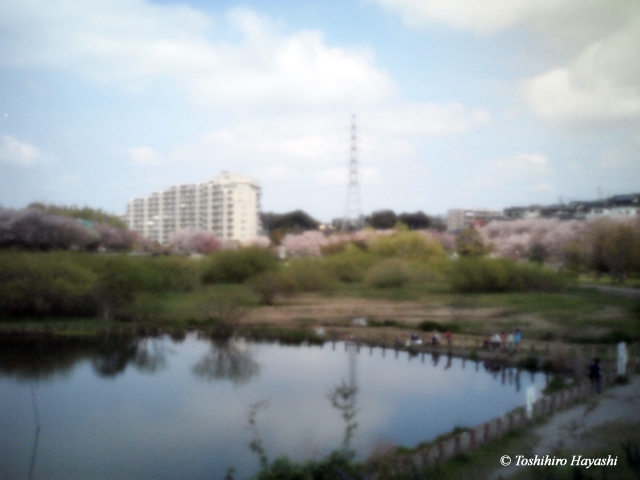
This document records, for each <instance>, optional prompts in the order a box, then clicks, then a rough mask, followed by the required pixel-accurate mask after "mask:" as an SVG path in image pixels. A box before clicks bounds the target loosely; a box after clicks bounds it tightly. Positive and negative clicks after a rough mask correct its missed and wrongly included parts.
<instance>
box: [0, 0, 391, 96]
mask: <svg viewBox="0 0 640 480" xmlns="http://www.w3.org/2000/svg"><path fill="white" fill-rule="evenodd" d="M0 29H1V30H2V31H3V36H2V40H3V41H2V42H0V45H2V46H0V64H5V65H12V66H18V67H34V66H35V67H49V68H59V69H65V70H70V71H72V72H75V73H77V74H79V75H82V76H84V77H87V78H91V79H93V80H96V81H100V82H108V83H114V84H117V85H120V86H122V87H124V88H127V89H132V90H136V89H141V88H144V87H145V86H146V85H147V84H148V82H150V81H151V80H152V79H158V78H167V79H172V80H174V81H177V82H178V83H179V84H180V85H182V86H183V87H184V88H186V89H187V91H188V92H189V93H190V94H191V96H192V98H193V100H194V103H195V104H196V105H198V106H220V105H236V106H237V105H243V104H244V105H252V106H253V105H255V104H256V103H258V104H265V103H266V104H277V105H283V104H284V105H306V106H320V105H332V104H336V103H341V102H342V103H344V102H347V103H349V104H353V105H366V104H369V103H372V102H377V101H380V100H383V99H386V98H389V97H390V96H392V95H393V93H394V87H393V85H392V82H391V80H390V79H389V77H388V75H387V74H386V73H385V72H382V71H380V70H378V69H377V68H376V67H375V65H374V60H373V55H372V54H371V52H369V51H367V50H364V49H360V50H356V49H345V48H337V47H329V46H327V45H326V44H325V43H324V39H323V37H322V34H321V33H320V32H317V31H309V30H302V31H299V32H295V33H293V34H286V33H282V32H281V31H279V29H278V28H277V27H276V26H275V25H273V24H272V23H271V22H269V20H268V19H266V18H264V17H261V16H259V15H257V14H256V13H255V12H253V11H251V10H249V9H245V8H237V9H233V10H231V11H229V12H228V14H227V15H226V16H225V17H224V18H222V19H219V21H218V24H216V21H215V20H214V19H213V18H211V17H209V16H207V15H205V14H204V13H201V12H199V11H197V10H194V9H191V8H188V7H184V6H175V5H154V4H151V3H150V2H148V1H145V0H133V1H125V0H94V1H92V2H77V1H73V0H58V1H50V0H47V1H43V0H26V1H23V2H2V3H0ZM225 32H231V34H232V35H233V36H234V37H236V38H237V37H239V38H240V39H239V40H237V39H236V40H235V41H234V42H231V41H229V40H228V39H227V37H228V35H227V34H226V33H225Z"/></svg>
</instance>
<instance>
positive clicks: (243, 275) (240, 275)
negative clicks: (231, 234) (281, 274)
mask: <svg viewBox="0 0 640 480" xmlns="http://www.w3.org/2000/svg"><path fill="white" fill-rule="evenodd" d="M203 262H204V266H203V273H202V281H203V283H205V284H210V283H242V282H244V281H245V280H247V279H248V278H251V277H253V276H254V275H258V274H259V273H263V272H266V271H270V270H275V269H276V268H277V259H276V257H275V256H274V255H273V253H271V252H270V251H268V250H264V249H262V248H256V247H249V248H239V249H237V250H221V251H218V252H215V253H213V254H212V255H210V256H209V257H208V258H207V259H205V260H204V261H203Z"/></svg>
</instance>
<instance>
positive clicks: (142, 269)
mask: <svg viewBox="0 0 640 480" xmlns="http://www.w3.org/2000/svg"><path fill="white" fill-rule="evenodd" d="M198 282H199V280H198V274H197V268H196V265H195V264H194V263H193V261H191V260H189V259H185V258H181V257H157V258H151V257H131V256H128V255H99V254H92V253H80V252H59V251H56V252H27V251H17V250H6V251H2V252H0V313H3V314H5V315H8V316H14V317H21V316H27V315H29V316H36V317H42V316H85V317H91V316H94V315H96V314H97V313H99V314H100V316H101V317H102V318H107V319H111V318H116V317H117V316H118V312H121V311H122V310H123V308H124V307H128V306H130V305H131V304H132V303H133V300H134V296H135V294H136V293H137V292H162V291H188V290H193V289H194V288H195V287H196V286H197V285H198Z"/></svg>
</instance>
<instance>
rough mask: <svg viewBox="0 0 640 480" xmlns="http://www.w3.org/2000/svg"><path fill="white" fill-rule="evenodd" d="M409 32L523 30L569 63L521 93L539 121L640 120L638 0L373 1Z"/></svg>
mask: <svg viewBox="0 0 640 480" xmlns="http://www.w3.org/2000/svg"><path fill="white" fill-rule="evenodd" d="M372 1H376V2H377V3H378V4H380V5H383V6H384V7H387V8H389V9H391V10H393V11H397V12H399V13H400V15H401V16H402V18H403V19H404V20H405V22H406V23H407V24H409V25H412V26H423V25H442V24H444V25H448V26H451V27H454V28H457V29H460V30H465V31H471V32H474V33H479V34H495V33H497V32H500V31H504V30H507V29H515V28H519V29H521V30H522V29H523V30H524V31H528V32H529V33H532V34H534V35H536V36H537V37H538V39H539V40H541V42H538V43H542V44H546V45H547V46H549V47H551V49H552V50H553V52H554V53H557V52H563V53H564V54H565V55H567V56H568V57H567V58H570V59H572V60H570V61H569V62H567V64H566V65H557V66H556V67H555V68H553V69H550V70H549V71H547V72H543V73H541V74H539V75H537V76H535V77H534V78H531V79H529V80H527V81H525V82H523V85H522V92H523V96H524V98H525V100H526V101H527V103H528V105H529V107H530V108H531V109H532V111H533V112H534V113H536V114H537V115H539V116H540V117H542V118H544V119H546V120H549V121H551V122H554V123H560V124H567V125H581V124H585V123H590V124H600V125H603V124H606V123H610V122H638V121H639V120H640V61H639V56H638V52H639V51H640V2H638V1H636V0H616V1H615V2H611V1H609V0H538V1H531V0H372Z"/></svg>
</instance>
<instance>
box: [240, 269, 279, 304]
mask: <svg viewBox="0 0 640 480" xmlns="http://www.w3.org/2000/svg"><path fill="white" fill-rule="evenodd" d="M281 278H282V275H279V274H278V273H276V272H263V273H260V274H258V275H256V276H255V277H252V278H250V279H249V280H248V283H249V286H250V287H251V288H252V290H253V291H254V292H255V293H256V294H257V295H258V297H259V298H260V303H262V304H264V305H273V304H274V303H275V300H276V296H277V295H278V294H280V293H284V291H285V289H284V286H283V282H282V280H281Z"/></svg>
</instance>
